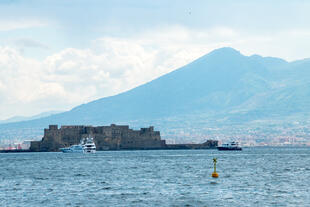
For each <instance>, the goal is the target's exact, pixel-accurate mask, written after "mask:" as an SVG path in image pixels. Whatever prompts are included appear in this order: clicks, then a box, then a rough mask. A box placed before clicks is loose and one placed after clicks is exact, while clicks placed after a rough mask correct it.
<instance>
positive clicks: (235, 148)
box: [217, 147, 242, 151]
mask: <svg viewBox="0 0 310 207" xmlns="http://www.w3.org/2000/svg"><path fill="white" fill-rule="evenodd" d="M217 149H218V150H221V151H222V150H226V151H235V150H238V151H240V150H242V148H241V147H217Z"/></svg>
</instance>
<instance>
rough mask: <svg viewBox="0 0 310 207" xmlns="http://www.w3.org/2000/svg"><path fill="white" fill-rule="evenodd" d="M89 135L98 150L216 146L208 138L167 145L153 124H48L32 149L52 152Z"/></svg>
mask: <svg viewBox="0 0 310 207" xmlns="http://www.w3.org/2000/svg"><path fill="white" fill-rule="evenodd" d="M88 136H92V137H93V138H94V142H95V144H96V148H97V150H139V149H209V148H216V146H217V144H218V143H217V141H216V140H208V141H207V142H205V143H203V144H178V145H167V144H166V141H165V140H161V137H160V132H159V131H154V127H153V126H150V127H149V128H141V129H140V130H133V129H129V126H128V125H115V124H111V125H110V126H96V127H94V126H83V125H77V126H61V127H60V128H58V126H57V125H49V128H48V129H44V136H43V138H42V140H41V141H32V142H31V146H30V151H32V152H55V151H59V148H63V147H69V146H71V145H74V144H78V143H79V142H80V140H81V139H82V138H86V137H88Z"/></svg>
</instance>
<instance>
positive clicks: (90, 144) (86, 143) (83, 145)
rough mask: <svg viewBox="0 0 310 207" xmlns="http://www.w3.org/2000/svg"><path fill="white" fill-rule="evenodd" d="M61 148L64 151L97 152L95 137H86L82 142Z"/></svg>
mask: <svg viewBox="0 0 310 207" xmlns="http://www.w3.org/2000/svg"><path fill="white" fill-rule="evenodd" d="M59 150H60V151H62V152H63V153H95V152H96V145H95V143H94V139H93V138H91V137H88V138H86V139H82V140H81V142H80V144H76V145H71V146H70V147H65V148H60V149H59Z"/></svg>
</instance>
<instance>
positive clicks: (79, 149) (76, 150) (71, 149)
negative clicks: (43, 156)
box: [60, 144, 84, 153]
mask: <svg viewBox="0 0 310 207" xmlns="http://www.w3.org/2000/svg"><path fill="white" fill-rule="evenodd" d="M60 151H62V152H63V153H83V152H84V147H83V145H81V144H78V145H72V146H70V147H65V148H60Z"/></svg>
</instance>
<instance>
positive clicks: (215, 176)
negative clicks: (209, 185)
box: [212, 158, 219, 178]
mask: <svg viewBox="0 0 310 207" xmlns="http://www.w3.org/2000/svg"><path fill="white" fill-rule="evenodd" d="M216 163H217V159H216V158H213V164H214V171H213V173H212V177H213V178H218V177H219V174H217V172H216Z"/></svg>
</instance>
